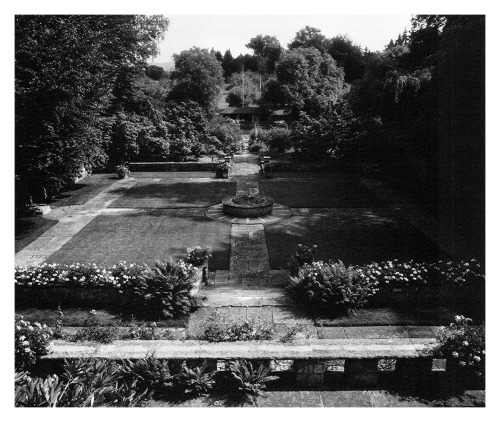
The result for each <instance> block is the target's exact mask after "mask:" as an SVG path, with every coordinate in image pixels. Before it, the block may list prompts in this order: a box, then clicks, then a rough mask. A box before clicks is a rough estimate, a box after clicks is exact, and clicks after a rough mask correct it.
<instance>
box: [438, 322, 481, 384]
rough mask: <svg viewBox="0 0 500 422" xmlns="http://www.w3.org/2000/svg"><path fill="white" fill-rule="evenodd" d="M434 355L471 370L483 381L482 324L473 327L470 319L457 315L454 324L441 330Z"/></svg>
mask: <svg viewBox="0 0 500 422" xmlns="http://www.w3.org/2000/svg"><path fill="white" fill-rule="evenodd" d="M438 341H439V345H438V347H437V348H436V355H437V356H440V357H444V358H446V359H450V360H451V361H452V362H453V363H454V364H456V365H458V366H461V367H468V368H471V369H472V370H473V371H474V372H475V374H476V376H477V377H478V378H480V379H484V376H485V373H484V370H485V366H486V365H485V360H486V359H485V358H486V350H485V347H486V342H485V326H484V323H483V324H480V325H474V324H473V321H472V320H471V319H470V318H465V317H464V316H463V315H457V316H456V317H455V322H454V323H452V324H450V327H446V328H444V329H443V330H442V332H441V333H440V335H439V337H438Z"/></svg>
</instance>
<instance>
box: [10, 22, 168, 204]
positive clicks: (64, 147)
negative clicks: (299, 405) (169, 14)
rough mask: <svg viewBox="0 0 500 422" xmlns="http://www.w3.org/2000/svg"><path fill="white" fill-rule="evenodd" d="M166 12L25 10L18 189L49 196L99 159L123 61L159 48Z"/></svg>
mask: <svg viewBox="0 0 500 422" xmlns="http://www.w3.org/2000/svg"><path fill="white" fill-rule="evenodd" d="M167 24H168V20H166V19H164V18H162V17H157V16H153V17H145V16H132V15H119V16H112V15H106V16H104V15H103V16H92V15H87V16H79V15H43V16H42V15H38V16H32V15H19V16H16V27H15V48H16V53H15V61H16V67H15V76H16V81H15V95H16V177H17V184H16V187H17V189H18V191H17V196H18V197H20V196H23V195H24V196H25V195H32V196H33V198H34V199H35V200H36V199H44V197H46V196H50V195H51V194H52V193H53V192H55V191H57V190H58V189H59V188H61V187H62V186H63V185H64V184H66V183H68V182H71V181H72V180H73V179H74V178H75V177H77V176H78V175H79V174H80V172H81V169H82V166H85V167H86V168H87V169H92V168H95V167H99V166H101V165H102V164H104V163H105V162H106V160H107V156H106V153H105V149H106V145H107V142H108V141H109V136H110V130H111V126H112V125H113V118H112V116H110V115H109V113H108V110H109V108H110V107H111V106H112V101H113V95H114V88H115V83H116V82H117V81H118V79H119V76H120V75H121V74H122V73H123V71H124V69H125V70H128V69H131V68H137V67H140V66H142V65H144V63H145V60H146V59H147V58H149V57H150V56H152V55H155V54H156V43H157V41H158V40H159V39H160V38H161V36H162V34H163V32H164V31H165V30H166V28H167Z"/></svg>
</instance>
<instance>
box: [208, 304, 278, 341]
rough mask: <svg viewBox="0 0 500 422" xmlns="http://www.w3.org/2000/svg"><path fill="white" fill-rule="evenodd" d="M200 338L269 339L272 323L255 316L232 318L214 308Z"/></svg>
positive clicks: (228, 339)
mask: <svg viewBox="0 0 500 422" xmlns="http://www.w3.org/2000/svg"><path fill="white" fill-rule="evenodd" d="M203 328H204V331H203V335H202V338H201V339H202V340H207V341H209V342H223V341H245V340H271V339H272V337H273V332H274V329H273V325H272V324H271V323H267V322H262V321H261V320H259V319H256V318H247V319H243V318H242V319H238V320H233V319H231V318H228V317H227V316H225V315H223V314H222V313H221V312H219V311H217V310H215V311H213V312H212V314H211V315H210V316H209V317H208V318H207V321H206V323H205V324H204V326H203Z"/></svg>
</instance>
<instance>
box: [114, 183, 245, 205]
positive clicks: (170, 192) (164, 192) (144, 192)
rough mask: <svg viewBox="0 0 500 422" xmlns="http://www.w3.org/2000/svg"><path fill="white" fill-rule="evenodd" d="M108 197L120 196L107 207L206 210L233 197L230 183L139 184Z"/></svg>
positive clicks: (116, 190)
mask: <svg viewBox="0 0 500 422" xmlns="http://www.w3.org/2000/svg"><path fill="white" fill-rule="evenodd" d="M112 193H115V194H120V195H121V196H120V197H119V198H118V199H116V200H115V201H114V202H113V203H112V204H111V205H110V207H117V208H128V207H132V208H134V207H136V208H141V207H146V208H148V207H150V208H176V207H177V208H180V207H185V208H189V207H207V206H210V205H213V204H217V203H219V202H221V201H222V199H223V198H224V197H225V196H229V195H234V194H235V193H236V183H234V182H225V183H221V182H202V183H186V182H180V183H178V182H168V181H162V182H158V183H147V184H146V183H140V182H139V184H138V185H135V186H132V187H131V188H129V189H125V188H117V189H114V190H113V191H112Z"/></svg>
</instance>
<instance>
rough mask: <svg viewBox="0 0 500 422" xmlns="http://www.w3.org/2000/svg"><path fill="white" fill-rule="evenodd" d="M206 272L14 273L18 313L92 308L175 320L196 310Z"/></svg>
mask: <svg viewBox="0 0 500 422" xmlns="http://www.w3.org/2000/svg"><path fill="white" fill-rule="evenodd" d="M201 279H202V270H201V269H198V268H196V267H193V266H192V265H191V264H188V263H185V262H183V261H179V262H177V263H171V262H157V263H156V264H155V266H154V267H152V268H150V267H148V266H146V265H139V264H127V263H126V262H119V263H118V265H114V266H113V267H111V268H104V267H99V266H97V265H95V264H91V265H83V264H79V263H78V264H73V265H60V264H41V265H32V266H28V267H16V269H15V283H16V307H18V308H19V307H23V306H43V307H55V306H58V305H59V304H60V305H62V306H65V307H67V306H91V307H104V308H106V307H110V308H118V307H119V308H121V309H126V310H127V312H131V313H134V314H136V315H144V314H147V315H155V316H158V315H159V316H162V317H165V318H173V317H176V316H179V315H182V314H186V313H188V312H189V310H190V309H191V308H192V306H193V305H194V299H195V295H196V293H197V291H198V290H199V285H200V284H201Z"/></svg>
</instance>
